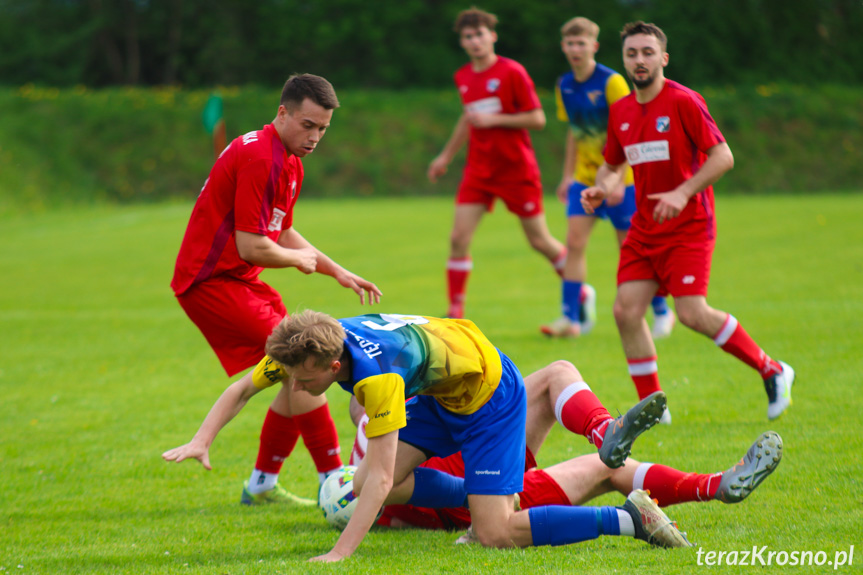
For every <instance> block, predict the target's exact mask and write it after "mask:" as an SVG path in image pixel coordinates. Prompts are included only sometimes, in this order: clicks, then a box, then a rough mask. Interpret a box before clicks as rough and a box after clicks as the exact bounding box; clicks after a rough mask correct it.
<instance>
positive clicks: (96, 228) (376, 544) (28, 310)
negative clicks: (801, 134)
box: [0, 194, 863, 574]
mask: <svg viewBox="0 0 863 575" xmlns="http://www.w3.org/2000/svg"><path fill="white" fill-rule="evenodd" d="M717 208H718V213H719V243H718V246H717V250H716V254H715V257H714V266H713V280H712V282H711V292H710V301H711V303H712V304H713V305H714V306H715V307H718V308H720V309H723V310H726V311H730V312H732V313H734V315H735V316H736V317H737V318H738V319H739V320H740V322H741V324H743V325H744V326H745V327H746V328H747V330H748V331H749V333H750V334H752V336H753V337H754V338H755V339H756V341H758V342H759V343H760V344H761V345H762V346H763V347H764V348H765V350H766V351H767V352H768V353H770V354H771V355H773V356H774V357H777V358H780V359H783V360H785V361H788V362H789V363H791V364H792V365H793V366H794V367H795V369H796V370H797V374H798V380H797V383H796V385H795V387H794V399H795V403H794V406H793V407H792V408H791V409H790V411H789V412H788V413H786V414H785V415H784V416H783V417H782V418H781V419H780V420H777V421H775V422H770V423H768V421H767V419H766V399H765V394H764V391H763V388H762V386H761V382H760V380H759V378H758V376H757V375H756V374H755V373H753V372H752V371H751V370H750V369H749V368H747V367H745V366H743V365H742V364H740V363H739V362H737V361H736V360H734V359H733V358H732V357H731V356H728V355H726V354H724V353H722V352H721V351H719V350H717V349H714V348H715V346H714V344H713V343H712V342H711V341H709V340H707V339H705V338H703V337H702V336H699V335H697V334H694V333H692V332H688V331H686V330H684V329H678V330H676V331H675V333H674V335H673V336H672V337H671V338H670V339H669V340H664V341H661V342H660V343H659V344H658V348H659V358H660V376H661V378H662V381H663V386H664V388H665V390H666V392H667V393H668V396H669V405H670V407H671V409H672V413H673V415H674V425H673V426H671V427H661V428H656V429H654V430H651V431H650V432H649V433H647V434H646V435H645V436H643V437H642V438H641V439H639V441H638V442H637V443H636V446H635V449H634V451H633V456H634V457H636V458H638V459H640V460H644V461H656V462H661V463H664V464H667V465H672V466H675V467H678V468H682V469H685V470H691V471H702V472H713V471H720V470H723V469H725V468H727V467H728V466H730V465H731V464H732V463H733V462H734V461H736V460H737V459H738V458H739V457H740V456H742V454H743V453H744V452H745V450H746V449H747V448H748V446H749V445H750V443H751V442H752V441H753V440H754V439H755V438H756V437H757V436H758V435H759V433H761V432H762V431H765V430H767V429H771V428H772V429H774V430H776V431H778V432H779V433H780V434H781V435H782V437H783V438H784V440H785V458H784V460H783V462H782V464H781V465H780V467H779V468H778V470H777V472H776V473H775V474H774V475H773V476H772V477H771V478H770V479H769V480H768V481H767V482H765V483H764V484H763V485H762V486H761V488H759V490H758V491H756V492H755V494H754V495H753V496H752V497H751V498H750V499H748V500H747V501H745V502H743V503H742V504H740V505H736V506H726V505H723V504H721V503H718V502H713V503H709V504H687V505H681V506H676V507H671V508H670V509H669V512H670V515H671V516H672V517H673V518H675V519H676V520H677V521H678V523H679V524H680V526H681V528H682V529H684V530H685V531H687V532H688V533H689V537H690V539H691V540H692V541H694V542H695V544H696V547H695V548H694V549H692V550H675V551H664V550H658V549H653V548H649V547H648V546H646V545H643V544H641V543H639V542H635V541H632V540H629V539H623V538H610V537H608V538H602V539H599V540H597V541H593V542H589V543H586V544H581V545H575V546H569V547H560V548H548V547H545V548H531V549H525V550H507V551H497V550H488V549H481V548H475V547H472V548H467V549H466V548H462V547H459V548H456V547H454V546H453V545H452V543H453V541H454V540H455V538H456V536H457V535H455V534H450V533H444V532H434V533H433V532H424V531H410V532H389V531H386V530H381V529H377V530H375V531H373V532H372V533H371V534H370V535H369V536H368V537H367V538H366V541H365V542H364V543H363V545H362V546H361V547H360V549H359V551H358V552H357V553H356V554H355V555H354V557H353V558H351V559H350V560H348V561H347V562H346V563H344V564H340V565H336V566H326V565H310V564H307V563H305V561H306V559H308V558H309V557H312V556H314V555H318V554H321V553H323V552H326V551H327V550H329V548H330V547H331V546H332V544H333V543H334V542H335V540H336V537H337V533H336V532H335V531H333V530H332V529H330V528H328V527H327V525H326V524H325V523H324V520H323V518H322V517H321V515H320V513H319V512H318V511H317V510H314V509H312V510H308V509H295V508H291V509H287V508H266V509H259V508H244V507H241V506H240V505H239V504H238V502H239V496H240V490H241V483H242V481H243V480H244V479H246V478H247V477H248V474H249V473H250V471H251V467H252V465H253V464H254V458H255V454H256V451H257V436H258V433H259V431H260V425H261V421H262V418H263V415H264V413H265V411H266V409H267V407H268V405H269V400H270V399H271V397H272V395H271V394H272V392H265V393H262V394H261V395H260V396H258V397H256V398H255V399H253V400H252V402H251V403H250V405H249V406H248V407H247V408H246V410H245V411H244V412H243V413H241V414H240V415H239V416H238V417H237V418H236V420H235V421H233V422H232V423H231V424H230V425H229V426H228V427H227V428H226V429H225V430H224V432H223V433H222V434H221V435H220V436H219V438H218V439H217V440H216V442H215V444H214V445H213V447H212V449H211V460H212V463H213V465H214V466H215V469H214V470H213V471H211V472H206V471H205V470H203V468H202V467H201V466H199V465H198V464H197V463H194V462H187V463H184V464H182V465H175V464H167V463H165V462H164V461H162V459H161V457H160V454H161V453H162V452H163V451H165V450H166V449H168V448H170V447H174V446H176V445H179V444H181V443H184V442H186V441H187V440H188V439H189V438H191V436H192V435H193V434H194V432H195V430H196V429H197V426H198V424H199V422H200V420H201V419H202V418H203V417H204V415H205V414H206V413H207V410H208V409H209V407H210V405H211V404H212V402H213V401H214V400H215V399H216V397H217V396H218V394H219V393H220V392H221V391H222V390H223V389H224V387H225V386H226V385H227V384H228V383H230V381H231V380H229V379H228V378H227V377H226V376H225V374H224V373H223V372H222V371H221V369H220V367H219V366H218V363H217V361H216V359H215V356H214V355H213V354H212V352H211V351H210V349H209V348H208V347H207V345H206V343H205V341H204V339H203V337H202V336H201V335H200V333H198V332H197V330H196V329H195V327H194V326H193V325H192V324H191V322H189V320H188V319H187V318H186V317H185V315H184V314H183V312H182V311H181V309H180V307H179V306H178V305H177V304H176V303H175V301H174V298H173V296H172V295H171V292H170V289H169V287H168V283H169V281H170V278H171V274H172V270H173V262H174V257H175V255H176V250H177V248H178V246H179V243H180V239H181V237H182V233H183V230H184V227H185V224H186V221H187V218H188V214H189V211H190V206H189V205H177V204H163V205H151V206H146V207H127V208H107V207H105V208H92V209H87V210H84V209H80V210H74V209H73V210H67V211H62V212H59V211H49V212H47V213H43V214H39V215H32V216H23V217H19V218H16V219H6V220H3V221H0V243H2V245H3V246H4V249H3V250H2V252H0V270H2V278H3V279H2V281H0V328H2V329H0V469H2V473H0V490H2V493H3V497H2V499H3V503H2V504H0V572H7V573H230V574H240V573H297V572H304V573H319V572H320V573H411V574H412V573H432V572H440V573H477V572H489V573H499V572H511V573H532V572H543V573H558V572H579V573H602V574H607V573H612V572H616V573H628V572H638V573H693V572H696V571H698V570H701V569H708V567H705V566H701V567H699V565H698V555H697V552H698V550H699V548H701V549H702V551H704V552H707V551H734V550H738V551H744V550H751V549H752V548H753V546H758V547H761V546H765V545H766V546H768V548H769V550H772V551H785V552H788V553H790V552H792V551H812V552H818V551H824V552H825V553H826V557H827V558H828V559H829V560H832V559H833V558H834V554H835V553H836V552H839V551H849V550H850V547H851V546H852V545H854V546H855V549H856V554H855V556H854V558H853V559H854V565H853V566H851V567H848V566H844V567H842V568H841V569H840V570H839V572H856V571H859V570H860V564H863V548H861V544H863V496H861V489H860V477H861V475H863V462H861V457H863V440H861V437H860V431H861V424H860V423H859V421H860V419H859V417H860V415H859V414H860V412H861V410H863V400H861V394H860V393H859V386H860V380H861V376H863V359H861V348H863V345H861V344H863V322H861V316H863V227H861V225H860V215H861V214H863V196H861V195H828V194H822V195H812V196H794V197H783V196H771V197H744V196H735V197H731V198H719V199H718V200H717ZM549 212H550V224H551V225H552V227H553V230H554V231H555V233H556V234H557V235H558V236H559V237H560V236H562V232H563V225H564V222H563V221H562V220H563V216H562V209H561V208H560V206H559V205H557V204H553V203H551V200H550V203H549ZM450 218H451V203H450V200H448V199H441V198H425V199H407V198H398V199H390V200H377V199H363V200H357V199H352V200H338V201H336V200H326V201H323V200H318V201H316V200H313V199H310V198H308V197H307V198H304V200H302V201H301V202H300V204H299V207H298V213H297V217H296V221H297V222H298V229H299V230H300V231H301V232H303V233H304V234H305V236H306V237H307V238H309V239H310V240H311V241H312V242H313V243H315V244H316V245H317V246H318V247H320V248H321V249H323V250H324V251H325V252H327V253H329V254H330V255H332V256H333V257H334V258H335V259H337V260H338V261H340V262H342V263H344V264H345V265H346V266H347V267H349V268H350V269H352V270H353V271H356V272H357V273H360V274H361V275H364V276H365V277H367V278H369V279H371V280H373V281H375V282H377V283H378V285H379V286H380V287H381V288H382V289H383V291H384V303H383V304H382V305H381V306H380V308H378V310H379V311H388V312H393V313H410V314H429V315H439V314H441V313H443V312H444V310H445V301H444V290H445V286H444V274H443V263H444V259H445V256H446V251H447V234H448V229H449V224H450ZM473 255H474V260H475V266H476V267H475V272H474V275H473V277H472V278H471V285H470V292H469V300H468V314H469V316H470V317H471V318H472V319H474V320H475V321H476V322H477V323H478V324H479V326H480V327H481V328H482V329H483V330H484V331H485V333H486V334H488V335H489V336H490V338H491V339H492V341H494V342H495V343H496V344H497V345H498V346H499V347H500V348H501V349H502V350H504V351H505V352H506V353H507V354H509V355H510V356H511V357H512V358H513V359H514V360H515V362H516V363H517V364H518V365H519V366H520V367H521V369H522V371H523V372H525V373H528V372H531V371H533V370H535V369H537V368H539V367H542V366H543V365H545V364H547V363H549V362H550V361H552V360H555V359H559V358H565V359H569V360H571V361H573V362H574V363H575V364H576V365H577V366H578V367H579V368H580V369H581V371H582V373H583V374H584V375H585V377H586V379H587V381H588V383H590V384H591V386H592V387H593V389H594V390H595V391H596V392H597V394H598V395H599V397H600V398H601V399H603V401H604V402H605V404H606V405H607V406H608V407H609V409H611V410H612V412H615V411H616V410H620V411H624V410H625V409H626V408H627V407H629V406H630V405H631V404H632V403H634V401H635V399H636V397H635V392H634V389H633V386H632V383H631V381H630V380H629V377H628V376H627V371H626V364H625V361H624V359H623V354H622V351H621V349H620V344H619V341H618V336H617V331H616V329H615V326H614V321H613V317H612V314H611V302H612V300H613V294H614V268H615V264H616V254H615V245H614V241H613V239H612V233H611V230H610V228H609V227H608V226H605V225H602V226H598V228H597V230H596V232H595V235H594V241H593V243H592V245H591V247H590V253H589V261H590V281H591V283H592V284H594V285H595V286H596V287H597V290H598V292H599V304H600V307H599V323H598V325H597V327H596V329H595V331H594V333H593V334H591V336H590V337H589V338H585V339H583V340H581V341H577V342H570V341H548V340H545V339H543V338H542V337H541V336H540V335H539V334H538V330H537V326H538V325H539V324H540V323H541V322H543V321H547V320H549V319H552V318H554V317H555V316H556V315H557V313H558V292H559V287H558V282H557V278H556V276H555V275H554V274H553V273H552V272H551V271H550V269H549V268H548V265H547V264H546V263H545V262H543V261H542V260H541V258H540V257H538V256H536V255H534V254H532V253H530V252H529V250H528V249H527V247H526V245H525V242H524V240H523V238H522V237H521V234H520V232H519V230H518V227H517V225H516V222H515V221H514V220H513V218H512V217H511V216H509V215H508V214H506V213H505V210H502V209H499V210H498V211H497V212H496V213H495V214H494V215H493V216H492V217H490V218H487V220H486V221H485V222H484V223H483V225H482V226H481V228H480V230H479V233H478V235H477V238H476V242H475V248H474V253H473ZM263 277H264V278H265V279H266V280H267V281H269V282H270V283H272V285H274V286H275V287H276V288H278V289H279V290H280V291H281V292H282V293H283V294H284V296H285V300H286V302H287V304H288V308H289V310H293V309H299V308H302V307H309V308H313V309H320V310H323V311H327V312H329V313H331V314H333V315H335V316H337V317H338V316H347V315H355V314H359V313H362V312H363V311H365V310H364V309H363V308H360V306H359V305H358V302H357V300H356V298H355V297H354V295H353V294H352V293H350V292H347V291H345V290H344V289H342V288H340V287H339V286H338V285H337V284H336V283H335V282H334V281H332V280H331V279H330V278H326V277H320V276H312V277H305V276H302V275H301V274H299V273H298V272H296V271H294V270H282V271H278V270H270V271H267V272H265V274H264V276H263ZM329 398H330V402H331V405H332V409H333V413H334V415H335V418H336V420H337V425H338V428H339V434H340V437H341V440H342V444H343V446H350V444H351V443H352V440H353V439H352V437H353V430H352V427H351V424H350V421H349V419H348V417H347V409H346V406H347V400H348V395H347V394H345V393H343V392H341V391H340V390H337V389H333V390H331V391H330V392H329ZM590 450H591V447H590V446H589V445H588V444H587V442H586V441H585V440H584V439H582V438H579V437H573V436H572V435H571V434H568V433H565V432H564V431H563V430H561V429H556V430H555V431H554V432H553V434H552V436H551V437H550V439H549V441H548V443H547V444H546V447H545V448H544V450H543V451H542V452H541V453H540V455H539V458H538V459H539V462H540V464H541V465H548V464H551V463H555V462H557V461H560V460H563V459H566V458H569V457H573V456H575V455H578V454H580V453H586V452H588V451H590ZM344 451H347V449H345V450H344ZM316 479H317V478H316V474H315V472H314V468H313V466H312V464H311V461H310V459H309V457H308V455H307V453H306V452H305V449H304V448H303V447H302V446H299V447H298V448H297V451H296V452H295V454H294V455H293V456H292V457H291V458H290V459H289V460H288V462H287V463H286V465H285V470H284V472H283V475H282V481H283V483H284V484H285V485H286V486H288V487H289V488H290V489H291V490H293V491H295V492H297V493H300V494H303V495H306V496H309V497H312V496H313V495H314V493H315V489H316V485H317V480H316ZM622 501H623V498H622V497H621V496H618V495H613V496H612V495H607V496H604V497H603V498H601V499H599V500H598V503H600V504H612V505H613V504H620V503H621V502H622ZM765 558H766V556H765ZM743 569H744V568H742V567H740V566H737V567H727V566H726V567H712V568H709V570H710V572H711V573H714V572H715V573H737V572H739V571H741V570H743ZM832 570H833V567H832V566H830V565H825V566H823V567H821V568H816V567H805V568H800V567H790V566H786V567H777V566H773V567H769V568H767V571H766V572H782V573H786V572H787V573H795V572H801V573H802V572H805V573H809V572H813V571H825V572H826V571H832ZM761 571H762V572H765V571H764V568H762V569H761Z"/></svg>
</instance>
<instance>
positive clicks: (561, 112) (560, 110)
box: [554, 80, 569, 122]
mask: <svg viewBox="0 0 863 575" xmlns="http://www.w3.org/2000/svg"><path fill="white" fill-rule="evenodd" d="M554 103H555V104H556V105H557V119H558V120H560V121H561V122H569V114H567V113H566V106H564V105H563V94H561V92H560V80H558V81H557V83H556V84H555V85H554Z"/></svg>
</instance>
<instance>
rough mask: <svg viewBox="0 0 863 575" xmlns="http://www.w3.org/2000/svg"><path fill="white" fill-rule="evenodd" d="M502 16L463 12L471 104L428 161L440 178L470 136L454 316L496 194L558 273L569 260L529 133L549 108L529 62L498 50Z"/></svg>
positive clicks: (457, 231)
mask: <svg viewBox="0 0 863 575" xmlns="http://www.w3.org/2000/svg"><path fill="white" fill-rule="evenodd" d="M496 24H497V18H496V17H495V16H494V14H489V13H488V12H484V11H482V10H478V9H475V8H472V9H470V10H464V11H463V12H461V13H460V14H459V15H458V17H457V18H456V23H455V30H456V32H458V33H459V37H460V42H461V47H462V48H463V49H464V51H465V52H466V53H467V55H468V57H469V58H470V62H469V63H468V64H465V65H464V66H463V67H461V68H459V70H457V71H456V73H455V77H454V78H455V84H456V86H457V87H458V90H459V94H460V95H461V99H462V104H463V106H464V112H463V113H462V115H461V117H460V118H459V120H458V122H457V123H456V125H455V129H454V130H453V133H452V135H451V136H450V138H449V140H448V141H447V143H446V145H445V146H444V149H443V151H442V152H441V153H440V154H439V155H438V156H437V157H436V158H435V159H434V160H433V161H432V162H431V165H430V166H429V169H428V178H429V180H431V181H432V182H434V181H437V179H438V178H439V177H440V176H442V175H443V174H445V173H446V171H447V167H448V166H449V164H450V162H451V161H452V159H453V157H454V156H455V155H456V153H457V152H458V151H459V149H460V148H461V147H462V145H463V144H464V143H465V142H468V151H467V160H466V162H465V169H464V175H463V178H462V181H461V185H460V186H459V189H458V194H457V196H456V208H455V219H454V222H453V229H452V234H451V236H450V253H449V259H448V260H447V285H448V292H449V310H448V312H447V315H448V316H449V317H454V318H461V317H464V303H465V294H466V291H467V281H468V277H469V276H470V272H471V270H472V269H473V261H472V260H471V257H470V244H471V240H472V239H473V234H474V232H475V231H476V228H477V226H478V225H479V222H480V220H481V219H482V217H483V215H484V214H485V213H486V212H490V211H491V210H492V208H493V206H494V202H495V200H496V198H500V199H501V200H503V202H504V203H505V204H506V207H507V209H508V210H509V211H510V212H512V213H514V214H515V215H517V216H518V217H519V220H520V221H521V225H522V229H523V230H524V233H525V235H526V236H527V240H528V242H529V243H530V246H531V247H532V248H533V249H535V250H537V251H538V252H540V253H541V254H542V255H544V256H545V257H546V258H547V259H548V260H549V261H550V262H551V263H552V264H553V265H554V268H555V269H556V270H557V272H558V273H561V272H562V269H563V265H564V263H565V261H566V250H565V248H564V246H563V244H561V243H560V242H559V241H557V240H556V239H555V238H554V237H553V236H552V235H551V233H550V232H549V231H548V226H547V224H546V221H545V214H544V212H543V207H542V184H541V182H540V179H539V166H538V165H537V162H536V156H535V155H534V152H533V146H532V144H531V142H530V136H529V134H528V130H541V129H542V128H544V127H545V112H543V110H542V105H541V104H540V102H539V98H538V97H537V95H536V90H535V89H534V85H533V80H531V79H530V76H528V74H527V72H526V71H525V69H524V67H522V66H521V64H519V63H518V62H515V61H514V60H510V59H509V58H504V57H502V56H498V55H497V54H495V51H494V44H495V42H496V41H497V34H496V33H495V31H494V30H495V25H496Z"/></svg>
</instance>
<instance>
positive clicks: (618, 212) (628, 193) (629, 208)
mask: <svg viewBox="0 0 863 575" xmlns="http://www.w3.org/2000/svg"><path fill="white" fill-rule="evenodd" d="M588 187H589V186H586V185H584V184H582V183H581V182H573V183H572V185H570V186H569V197H568V201H567V204H566V217H568V218H571V217H572V216H587V215H588V214H587V213H585V211H584V207H582V205H581V191H582V190H583V189H585V188H588ZM634 214H635V186H633V185H630V186H626V190H624V192H623V201H622V202H620V203H619V204H618V205H616V206H612V207H608V205H606V203H605V202H602V205H601V206H599V207H598V208H596V210H595V211H594V213H593V215H594V216H596V217H598V218H602V219H603V220H611V225H613V226H614V229H616V230H621V231H627V230H629V226H630V221H631V220H632V216H633V215H634Z"/></svg>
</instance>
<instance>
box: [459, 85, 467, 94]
mask: <svg viewBox="0 0 863 575" xmlns="http://www.w3.org/2000/svg"><path fill="white" fill-rule="evenodd" d="M458 91H459V93H460V94H467V86H465V85H461V86H459V87H458Z"/></svg>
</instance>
